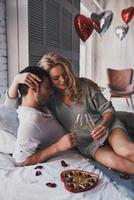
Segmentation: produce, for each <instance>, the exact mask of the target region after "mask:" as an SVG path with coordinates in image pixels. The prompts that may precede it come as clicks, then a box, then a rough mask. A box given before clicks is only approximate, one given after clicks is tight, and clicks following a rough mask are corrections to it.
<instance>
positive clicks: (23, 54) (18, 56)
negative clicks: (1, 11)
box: [6, 0, 29, 85]
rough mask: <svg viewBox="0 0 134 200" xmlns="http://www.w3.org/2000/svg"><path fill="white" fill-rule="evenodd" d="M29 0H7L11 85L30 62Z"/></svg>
mask: <svg viewBox="0 0 134 200" xmlns="http://www.w3.org/2000/svg"><path fill="white" fill-rule="evenodd" d="M27 4H28V0H6V19H7V47H8V79H9V85H10V84H11V82H12V81H13V78H14V76H15V75H16V74H17V73H18V72H19V71H20V69H22V68H24V67H26V66H28V64H29V59H28V57H29V52H28V51H29V50H28V49H29V48H28V6H27Z"/></svg>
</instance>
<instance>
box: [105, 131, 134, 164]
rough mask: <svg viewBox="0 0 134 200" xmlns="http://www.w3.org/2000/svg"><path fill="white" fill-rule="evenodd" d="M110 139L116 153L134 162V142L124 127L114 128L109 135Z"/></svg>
mask: <svg viewBox="0 0 134 200" xmlns="http://www.w3.org/2000/svg"><path fill="white" fill-rule="evenodd" d="M108 141H109V144H110V145H111V147H112V149H113V150H114V152H115V153H116V154H118V155H119V156H122V157H123V158H126V159H128V160H130V161H133V162H134V143H133V142H132V141H131V139H130V138H129V137H128V135H127V134H126V133H125V131H124V130H123V129H121V128H115V129H113V130H112V131H111V133H110V134H109V136H108Z"/></svg>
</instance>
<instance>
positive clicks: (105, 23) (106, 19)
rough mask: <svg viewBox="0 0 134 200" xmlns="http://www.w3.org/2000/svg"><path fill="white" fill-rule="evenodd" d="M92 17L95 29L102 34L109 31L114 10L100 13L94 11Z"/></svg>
mask: <svg viewBox="0 0 134 200" xmlns="http://www.w3.org/2000/svg"><path fill="white" fill-rule="evenodd" d="M91 18H92V20H93V26H94V29H95V30H96V31H97V33H99V34H100V35H101V36H102V35H103V34H104V33H105V32H106V31H107V29H108V28H109V26H110V24H111V22H112V19H113V12H112V11H104V12H102V13H100V14H97V13H92V14H91Z"/></svg>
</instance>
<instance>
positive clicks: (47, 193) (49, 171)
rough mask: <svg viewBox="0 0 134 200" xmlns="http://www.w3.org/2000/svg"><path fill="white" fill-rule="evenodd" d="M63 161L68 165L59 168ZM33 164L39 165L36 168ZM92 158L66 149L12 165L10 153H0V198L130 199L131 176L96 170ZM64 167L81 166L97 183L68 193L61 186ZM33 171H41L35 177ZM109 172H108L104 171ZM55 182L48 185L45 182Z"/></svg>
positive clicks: (133, 192) (133, 188) (133, 189)
mask: <svg viewBox="0 0 134 200" xmlns="http://www.w3.org/2000/svg"><path fill="white" fill-rule="evenodd" d="M62 160H64V161H65V162H66V163H67V164H68V166H67V167H63V166H62V165H61V161H62ZM37 166H42V168H41V169H38V167H37ZM99 168H100V166H97V165H96V164H95V163H94V162H93V161H89V160H88V159H86V158H84V157H83V156H81V155H80V154H79V153H78V152H77V151H76V150H72V151H68V152H66V153H64V154H63V155H59V156H57V157H55V158H53V159H51V160H49V161H47V162H45V163H42V164H37V165H32V166H26V167H15V165H14V160H13V158H12V156H11V155H9V154H6V153H0V200H24V199H25V200H39V199H40V200H41V199H49V200H53V199H55V200H68V199H69V200H82V199H84V200H87V199H95V200H108V199H109V200H113V199H114V200H130V199H131V200H132V199H134V177H129V179H124V178H122V176H121V174H120V173H116V172H113V171H112V170H110V169H107V170H106V171H105V170H104V169H99ZM67 169H82V170H86V171H90V172H93V173H96V174H98V175H99V182H98V184H97V186H96V187H95V188H93V189H91V190H89V191H86V192H81V193H72V192H69V191H67V190H66V189H65V188H64V184H63V182H62V181H61V180H60V173H61V172H62V171H64V170H67ZM37 171H41V173H40V174H39V175H38V176H37V174H38V173H37ZM107 171H109V172H107ZM49 182H50V183H56V185H57V187H55V188H50V187H48V186H47V185H46V183H49Z"/></svg>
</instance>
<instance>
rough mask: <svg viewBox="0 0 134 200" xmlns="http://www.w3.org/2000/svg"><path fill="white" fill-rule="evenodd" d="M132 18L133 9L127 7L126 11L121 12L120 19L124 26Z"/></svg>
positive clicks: (133, 14)
mask: <svg viewBox="0 0 134 200" xmlns="http://www.w3.org/2000/svg"><path fill="white" fill-rule="evenodd" d="M133 16H134V7H129V8H127V9H124V10H122V12H121V17H122V19H123V21H124V22H125V23H126V24H128V22H130V20H131V19H132V18H133Z"/></svg>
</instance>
